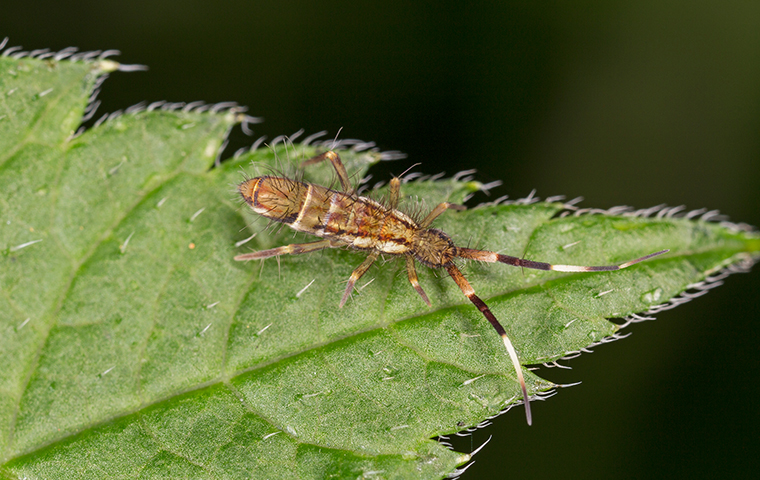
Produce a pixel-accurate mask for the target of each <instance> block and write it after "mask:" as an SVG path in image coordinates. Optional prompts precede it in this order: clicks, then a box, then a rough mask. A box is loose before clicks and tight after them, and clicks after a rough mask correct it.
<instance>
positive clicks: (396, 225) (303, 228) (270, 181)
mask: <svg viewBox="0 0 760 480" xmlns="http://www.w3.org/2000/svg"><path fill="white" fill-rule="evenodd" d="M239 190H240V194H241V195H242V196H243V198H244V199H245V201H246V202H247V203H248V204H249V205H250V206H251V208H252V209H253V211H254V212H256V213H258V214H259V215H262V216H264V217H266V218H270V219H272V220H275V221H277V222H281V223H284V224H286V225H288V226H289V227H290V228H292V229H294V230H297V231H299V232H304V233H310V234H312V235H316V236H318V237H322V238H328V239H334V240H336V241H338V242H339V243H341V244H344V245H347V246H350V247H354V248H358V249H362V250H377V251H380V252H383V253H389V254H404V253H407V252H408V251H409V250H410V248H411V247H412V240H413V235H414V232H415V231H416V230H417V229H418V228H419V227H418V226H417V225H416V224H415V223H414V221H413V220H412V219H410V218H409V217H407V216H406V215H404V214H403V213H401V212H399V211H397V210H392V209H389V208H386V207H385V206H383V205H382V204H380V203H378V202H375V201H374V200H371V199H369V198H365V197H359V196H356V195H352V194H349V193H344V192H338V191H335V190H331V189H329V188H325V187H322V186H319V185H314V184H310V183H305V182H299V181H296V180H292V179H289V178H283V177H256V178H252V179H250V180H247V181H245V182H243V183H241V184H240V186H239Z"/></svg>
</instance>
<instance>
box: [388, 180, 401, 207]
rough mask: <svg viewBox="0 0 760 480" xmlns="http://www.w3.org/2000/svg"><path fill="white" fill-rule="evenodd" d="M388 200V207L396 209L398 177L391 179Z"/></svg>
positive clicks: (399, 188) (399, 184)
mask: <svg viewBox="0 0 760 480" xmlns="http://www.w3.org/2000/svg"><path fill="white" fill-rule="evenodd" d="M390 191H391V192H390V198H389V199H388V206H389V207H391V209H393V210H395V209H396V207H398V195H399V192H400V191H401V179H400V178H398V177H393V178H391V184H390Z"/></svg>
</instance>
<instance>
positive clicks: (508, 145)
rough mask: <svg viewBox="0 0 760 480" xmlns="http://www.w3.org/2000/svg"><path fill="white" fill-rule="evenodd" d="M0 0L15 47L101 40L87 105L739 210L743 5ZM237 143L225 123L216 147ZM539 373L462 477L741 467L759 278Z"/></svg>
mask: <svg viewBox="0 0 760 480" xmlns="http://www.w3.org/2000/svg"><path fill="white" fill-rule="evenodd" d="M76 3H77V4H76V5H66V2H35V1H28V2H20V1H17V2H15V3H14V4H5V5H3V8H2V17H1V18H0V38H2V37H3V36H6V35H7V36H9V37H10V45H23V46H24V47H25V49H36V48H44V47H49V48H51V49H56V50H58V49H61V48H64V47H68V46H77V47H79V48H80V49H82V50H96V49H107V48H117V49H120V50H122V52H123V55H122V56H121V57H117V59H118V60H120V61H122V62H124V63H140V64H146V65H148V66H149V67H150V70H149V71H148V72H139V73H130V74H126V73H116V74H114V75H112V77H111V79H109V80H108V82H107V83H106V84H105V88H104V89H103V92H102V93H101V95H100V99H101V100H102V101H103V105H102V106H101V108H100V110H99V114H102V113H105V112H108V111H113V110H117V109H121V108H125V107H127V106H130V105H132V104H135V103H137V102H140V101H142V100H148V101H155V100H169V101H192V100H205V101H207V102H219V101H226V100H233V101H237V102H238V103H241V104H244V105H247V106H249V107H250V110H249V112H250V113H251V114H252V115H256V116H262V117H264V118H265V123H263V124H261V125H256V126H255V133H256V136H259V135H268V136H269V138H272V137H274V136H277V135H280V134H291V133H293V132H295V131H297V130H298V129H300V128H305V129H306V130H307V133H314V132H316V131H319V130H328V131H329V132H330V134H329V135H330V136H333V135H335V133H336V132H337V130H338V128H340V127H343V132H342V134H341V137H342V138H360V139H364V140H373V141H375V142H377V144H378V145H379V146H380V147H381V148H383V149H393V150H402V151H404V152H406V153H408V154H409V158H408V159H407V160H403V161H400V162H396V163H393V164H385V165H384V166H383V167H382V168H380V169H378V171H377V172H375V173H376V174H377V175H380V176H383V175H388V172H391V171H392V172H395V173H400V172H401V171H403V170H404V169H405V168H406V167H407V166H409V165H410V164H411V163H415V162H422V167H419V169H420V170H421V171H423V172H427V173H437V172H439V171H441V170H445V171H447V172H449V173H454V172H457V171H459V170H462V169H468V168H477V169H478V171H479V174H478V179H480V180H482V181H491V180H495V179H501V180H503V181H504V185H503V186H502V187H500V188H499V189H498V190H497V191H495V192H494V193H495V195H496V196H500V195H504V194H509V195H510V196H512V197H513V198H517V197H522V196H525V195H527V194H528V193H529V192H530V191H531V190H532V189H534V188H535V189H537V190H538V195H540V196H543V197H546V196H549V195H555V194H565V195H567V196H568V197H575V196H578V195H583V196H584V197H585V198H586V200H585V202H584V203H583V204H582V205H584V206H590V207H602V208H606V207H611V206H615V205H621V204H626V205H633V206H636V207H648V206H652V205H656V204H661V203H666V204H669V205H680V204H685V205H687V206H688V207H689V208H699V207H708V208H711V209H712V208H716V209H720V210H721V211H722V212H723V213H725V214H727V215H729V216H730V218H731V219H732V220H734V221H743V222H747V223H750V224H753V225H760V212H758V206H760V135H759V134H760V2H747V1H724V2H704V1H694V0H681V1H668V2H662V1H638V2H619V1H618V2H616V1H607V0H589V1H564V2H563V1H554V2H530V1H521V2H514V1H502V2H481V3H476V2H469V3H468V5H467V6H466V7H465V6H464V2H446V1H435V2H433V1H417V2H400V1H390V0H389V1H384V2H364V1H360V0H354V1H321V2H309V1H297V0H296V1H278V2H250V1H227V2H203V1H198V0H183V1H178V0H150V1H146V0H139V1H131V2H111V1H98V2H93V1H81V2H76ZM252 140H253V139H251V138H247V137H244V136H243V135H242V133H240V132H239V131H238V132H235V133H234V134H233V139H232V145H231V148H230V151H234V149H235V148H237V147H239V146H242V145H244V144H245V143H250V142H251V141H252ZM757 270H758V269H757V268H756V269H755V271H754V272H752V273H750V274H748V275H735V276H733V277H731V278H729V279H728V281H727V282H726V283H727V285H725V286H724V287H721V288H719V289H717V290H714V291H712V292H711V293H710V294H708V295H707V296H706V297H702V298H699V299H697V300H695V301H693V302H691V303H689V304H686V305H684V306H682V307H680V308H678V309H676V310H673V311H669V312H665V313H662V314H660V315H658V320H657V321H655V322H648V323H645V324H641V325H635V326H633V327H632V328H631V329H630V331H632V332H633V335H632V336H631V337H630V338H628V339H626V340H623V341H620V342H616V343H614V344H612V345H607V346H602V347H600V348H597V349H596V351H595V353H593V354H587V355H584V356H582V357H581V358H578V359H575V360H573V361H571V362H569V364H570V366H572V367H573V370H572V371H560V370H557V369H553V370H549V371H546V370H545V371H544V375H545V376H546V377H548V378H549V379H551V380H553V381H555V382H562V383H569V382H576V381H582V382H583V384H582V385H580V386H577V387H574V388H571V389H566V390H563V391H560V392H559V394H558V395H557V396H556V397H554V398H552V399H551V400H549V401H546V402H543V403H536V404H535V405H534V407H533V408H534V418H535V425H534V426H533V427H530V428H529V427H527V426H526V425H525V421H524V417H523V413H522V411H519V410H518V411H513V412H511V413H509V414H507V415H504V416H502V417H500V418H499V419H497V420H495V422H494V423H495V425H494V426H491V427H489V428H487V429H485V430H482V431H478V432H476V433H475V434H474V436H473V437H472V438H469V437H468V438H465V439H463V440H460V441H459V442H458V443H457V448H458V449H459V450H460V451H470V449H471V448H474V447H477V446H478V445H479V444H481V443H482V442H483V441H485V440H486V439H487V438H488V436H490V435H493V437H494V438H493V441H492V442H491V443H490V444H489V445H488V447H487V448H486V449H485V450H484V451H482V452H481V453H479V454H478V455H477V456H476V463H475V464H474V466H472V468H470V470H469V471H468V472H467V473H466V474H465V476H464V478H470V479H474V478H487V477H489V476H490V477H496V476H497V475H498V476H499V477H505V478H506V477H510V478H526V477H528V476H531V477H534V476H551V477H560V476H561V477H567V478H580V477H583V478H647V477H649V478H651V477H671V476H675V477H680V478H716V477H722V478H727V477H738V478H743V477H749V476H754V475H757V471H758V468H759V467H760V462H759V461H758V457H757V454H756V451H757V449H758V448H759V447H760V414H759V413H758V411H759V409H758V408H757V407H758V400H757V398H758V397H759V396H760V389H759V387H758V385H759V384H760V382H759V380H760V368H758V364H757V359H756V354H757V345H758V337H759V336H758V334H757V328H758V322H757V320H758V311H760V301H759V300H758V295H757V293H758V291H760V274H758V271H757Z"/></svg>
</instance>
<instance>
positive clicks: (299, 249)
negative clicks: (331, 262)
mask: <svg viewBox="0 0 760 480" xmlns="http://www.w3.org/2000/svg"><path fill="white" fill-rule="evenodd" d="M331 246H332V245H331V244H330V240H320V241H318V242H311V243H294V244H292V245H285V246H283V247H277V248H270V249H269V250H259V251H258V252H251V253H244V254H242V255H238V256H236V257H235V260H237V261H238V262H241V261H244V260H259V259H262V258H269V257H277V256H280V255H285V254H286V253H289V254H291V255H298V254H299V253H308V252H314V251H316V250H322V249H323V248H328V247H331Z"/></svg>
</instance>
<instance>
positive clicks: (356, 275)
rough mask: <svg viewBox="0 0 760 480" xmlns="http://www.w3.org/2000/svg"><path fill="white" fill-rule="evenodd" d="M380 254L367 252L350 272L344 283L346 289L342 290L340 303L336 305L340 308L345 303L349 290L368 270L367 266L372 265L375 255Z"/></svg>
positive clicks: (349, 293)
mask: <svg viewBox="0 0 760 480" xmlns="http://www.w3.org/2000/svg"><path fill="white" fill-rule="evenodd" d="M379 256H380V253H379V252H372V253H370V254H369V256H368V257H367V258H365V259H364V261H363V262H362V264H361V265H359V266H358V267H356V270H354V271H353V273H351V276H350V277H348V285H346V291H345V292H343V298H341V299H340V304H339V305H338V306H339V307H340V308H343V305H345V304H346V301H347V300H348V297H349V296H350V295H351V292H352V291H353V290H354V284H355V283H356V281H357V280H359V279H360V278H362V275H364V274H365V273H367V270H369V267H371V266H372V264H373V263H375V260H377V257H379Z"/></svg>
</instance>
